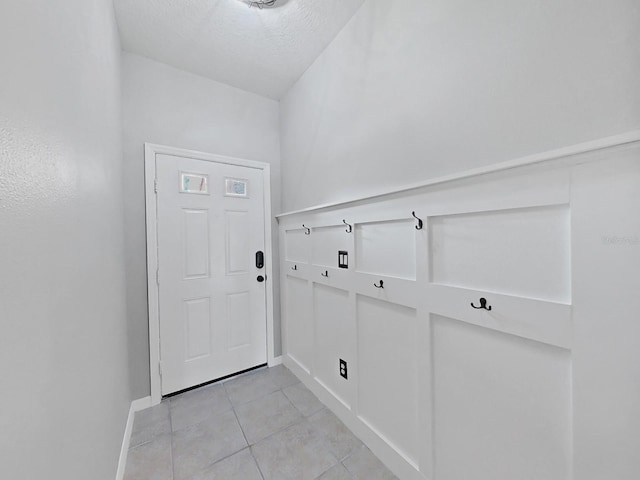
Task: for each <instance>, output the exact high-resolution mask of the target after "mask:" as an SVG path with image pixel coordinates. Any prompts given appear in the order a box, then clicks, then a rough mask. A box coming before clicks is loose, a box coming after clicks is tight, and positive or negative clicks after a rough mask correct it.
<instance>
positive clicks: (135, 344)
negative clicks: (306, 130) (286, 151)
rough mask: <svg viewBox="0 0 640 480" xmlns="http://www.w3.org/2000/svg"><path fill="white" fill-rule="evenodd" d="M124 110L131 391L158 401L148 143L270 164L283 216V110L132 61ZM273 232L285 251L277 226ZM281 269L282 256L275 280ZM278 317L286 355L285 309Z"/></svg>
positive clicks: (275, 205)
mask: <svg viewBox="0 0 640 480" xmlns="http://www.w3.org/2000/svg"><path fill="white" fill-rule="evenodd" d="M123 102H124V107H123V108H124V154H125V161H126V175H125V181H124V186H125V187H124V188H125V193H124V195H125V221H126V238H125V242H126V252H127V312H128V317H129V354H130V358H131V387H132V391H133V394H134V396H135V397H136V398H138V397H144V396H147V395H149V393H150V385H149V342H148V338H149V337H148V313H147V280H146V237H145V226H144V225H145V214H144V208H145V206H144V198H145V197H144V168H143V167H144V151H143V147H144V143H145V142H150V143H158V144H162V145H169V146H172V147H180V148H187V149H190V150H199V151H203V152H208V153H215V154H220V155H228V156H232V157H238V158H245V159H249V160H257V161H262V162H267V163H270V164H271V191H272V211H273V214H274V215H275V214H277V213H279V211H280V143H279V142H280V140H279V133H278V128H279V118H278V114H279V107H278V102H276V101H274V100H270V99H267V98H264V97H261V96H259V95H255V94H252V93H248V92H245V91H243V90H239V89H236V88H232V87H229V86H227V85H224V84H221V83H218V82H215V81H213V80H209V79H206V78H204V77H200V76H197V75H193V74H190V73H186V72H184V71H181V70H177V69H174V68H172V67H169V66H167V65H164V64H162V63H158V62H155V61H152V60H148V59H146V58H143V57H140V56H137V55H132V54H129V53H124V54H123ZM273 232H274V239H273V245H274V246H277V245H278V242H277V238H276V235H277V228H276V227H275V226H274V228H273ZM274 253H275V254H277V248H276V252H274ZM277 265H278V259H277V256H276V258H274V268H276V272H275V275H274V277H275V278H278V275H277ZM274 288H275V297H276V301H277V302H278V299H279V290H278V289H277V285H274ZM275 317H276V318H275V325H274V328H275V331H276V332H277V334H278V338H276V355H279V352H280V339H279V332H280V323H279V302H278V304H277V305H276V315H275Z"/></svg>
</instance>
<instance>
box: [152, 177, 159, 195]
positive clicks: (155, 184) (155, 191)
mask: <svg viewBox="0 0 640 480" xmlns="http://www.w3.org/2000/svg"><path fill="white" fill-rule="evenodd" d="M153 192H154V193H158V179H157V178H154V179H153Z"/></svg>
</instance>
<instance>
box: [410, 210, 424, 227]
mask: <svg viewBox="0 0 640 480" xmlns="http://www.w3.org/2000/svg"><path fill="white" fill-rule="evenodd" d="M411 215H413V218H415V219H416V220H418V225H416V230H422V220H420V219H419V218H418V217H416V212H411Z"/></svg>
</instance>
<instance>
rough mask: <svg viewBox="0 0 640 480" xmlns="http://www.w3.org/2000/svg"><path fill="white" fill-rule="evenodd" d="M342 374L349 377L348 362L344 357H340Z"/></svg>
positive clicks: (343, 376) (345, 377)
mask: <svg viewBox="0 0 640 480" xmlns="http://www.w3.org/2000/svg"><path fill="white" fill-rule="evenodd" d="M340 376H341V377H342V378H344V379H345V380H346V379H347V362H345V361H344V360H342V359H340Z"/></svg>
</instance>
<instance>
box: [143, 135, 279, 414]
mask: <svg viewBox="0 0 640 480" xmlns="http://www.w3.org/2000/svg"><path fill="white" fill-rule="evenodd" d="M156 155H172V156H176V157H184V158H190V159H195V160H204V161H207V162H216V163H224V164H227V165H237V166H239V167H249V168H256V169H259V170H262V171H263V181H264V236H265V239H264V242H265V264H266V265H265V269H266V274H267V278H268V279H270V281H267V282H266V292H265V296H266V312H267V325H266V326H267V364H268V365H269V366H270V367H271V366H275V365H277V364H278V363H277V360H276V359H275V357H274V333H275V332H274V327H273V315H274V308H273V307H274V302H273V279H274V277H273V245H272V241H271V166H270V165H269V164H268V163H264V162H257V161H254V160H244V159H240V158H234V157H227V156H223V155H215V154H211V153H204V152H198V151H194V150H187V149H183V148H176V147H169V146H166V145H157V144H153V143H145V144H144V180H145V213H146V229H147V232H146V235H147V306H148V309H149V374H150V375H149V377H150V381H151V404H152V405H157V404H159V403H160V401H161V400H162V391H161V378H160V309H159V303H158V302H159V300H160V295H159V290H158V283H157V282H156V280H155V278H156V274H157V270H158V237H157V196H156V193H155V178H156Z"/></svg>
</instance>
